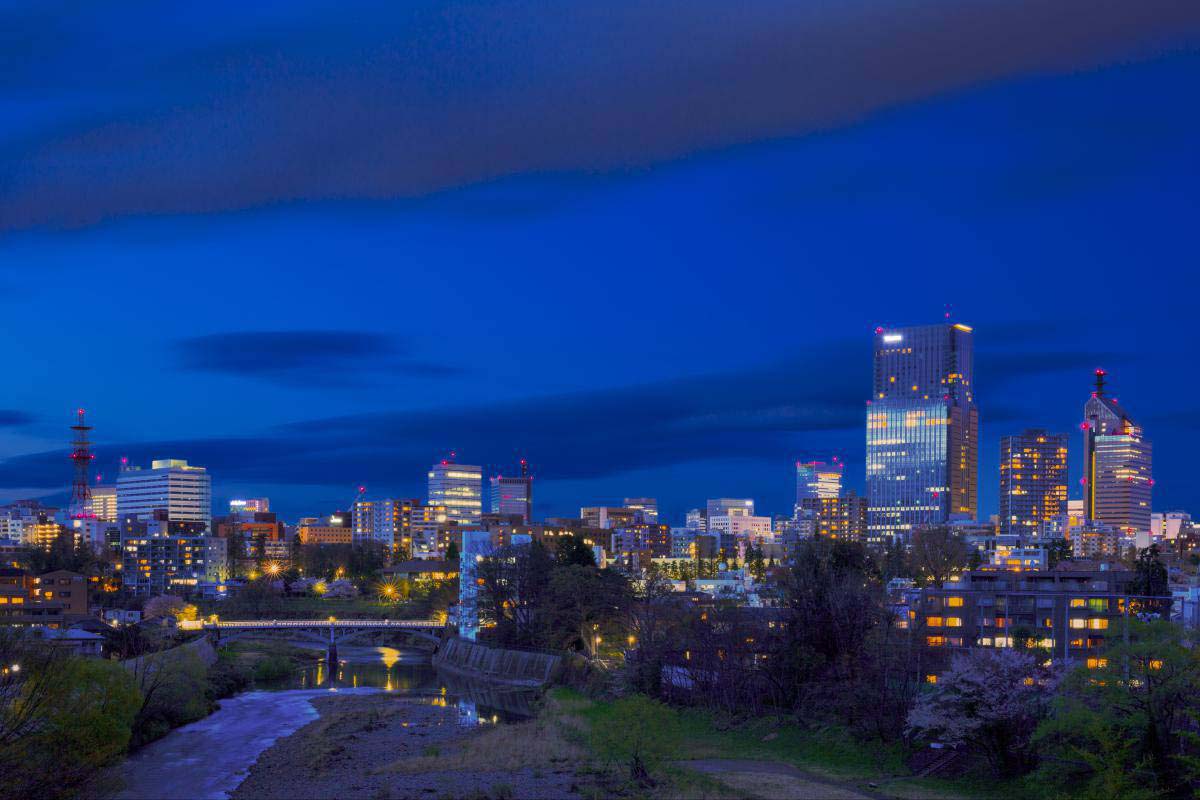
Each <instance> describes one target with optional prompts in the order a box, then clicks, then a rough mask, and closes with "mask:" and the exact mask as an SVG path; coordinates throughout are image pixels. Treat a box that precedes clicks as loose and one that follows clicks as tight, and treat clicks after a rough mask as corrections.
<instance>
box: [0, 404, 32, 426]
mask: <svg viewBox="0 0 1200 800" xmlns="http://www.w3.org/2000/svg"><path fill="white" fill-rule="evenodd" d="M31 422H33V415H32V414H27V413H25V412H24V411H17V410H16V409H12V408H0V428H19V427H21V426H22V425H28V424H30V423H31Z"/></svg>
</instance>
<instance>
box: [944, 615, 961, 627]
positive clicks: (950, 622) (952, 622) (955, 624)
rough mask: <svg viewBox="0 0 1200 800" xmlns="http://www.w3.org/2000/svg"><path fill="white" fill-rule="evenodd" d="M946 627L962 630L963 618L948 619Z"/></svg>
mask: <svg viewBox="0 0 1200 800" xmlns="http://www.w3.org/2000/svg"><path fill="white" fill-rule="evenodd" d="M946 627H947V628H961V627H962V617H946Z"/></svg>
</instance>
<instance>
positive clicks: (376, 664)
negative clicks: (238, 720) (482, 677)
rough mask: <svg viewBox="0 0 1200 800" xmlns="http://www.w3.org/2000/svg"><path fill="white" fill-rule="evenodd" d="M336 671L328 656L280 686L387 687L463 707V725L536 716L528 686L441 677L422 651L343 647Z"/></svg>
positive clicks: (460, 717) (435, 702)
mask: <svg viewBox="0 0 1200 800" xmlns="http://www.w3.org/2000/svg"><path fill="white" fill-rule="evenodd" d="M338 655H339V659H338V664H337V668H336V670H334V669H331V668H330V667H329V664H328V662H327V661H326V660H325V658H324V655H321V656H315V655H314V658H313V661H312V665H311V666H310V667H307V668H305V669H303V670H301V671H300V672H299V673H298V674H297V675H296V676H294V677H293V678H292V679H290V680H288V681H287V682H286V683H284V684H281V685H279V686H277V687H272V688H277V689H326V690H328V691H331V692H336V691H338V690H339V689H342V688H354V689H358V688H368V689H382V690H383V691H385V692H394V693H397V694H404V695H410V696H414V697H418V698H421V699H424V700H426V701H427V702H429V703H430V704H432V705H437V706H443V707H450V706H452V707H454V708H457V709H458V720H459V723H460V724H462V725H467V726H474V725H495V724H498V723H500V722H510V721H513V720H519V719H527V718H529V717H530V716H532V715H533V699H534V695H533V694H532V693H531V692H529V691H528V690H522V689H513V688H511V687H495V686H490V685H486V684H475V683H472V682H470V681H464V680H462V679H454V678H451V677H450V676H447V675H439V674H438V672H437V670H435V669H434V668H433V666H432V664H430V662H429V655H428V654H427V653H425V652H423V651H420V650H403V649H397V648H394V647H344V648H340V649H339V651H338Z"/></svg>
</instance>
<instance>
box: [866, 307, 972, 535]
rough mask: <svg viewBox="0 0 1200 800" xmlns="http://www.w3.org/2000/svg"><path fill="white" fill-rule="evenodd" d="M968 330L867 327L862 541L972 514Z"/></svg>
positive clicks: (942, 326)
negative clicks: (870, 365) (869, 366)
mask: <svg viewBox="0 0 1200 800" xmlns="http://www.w3.org/2000/svg"><path fill="white" fill-rule="evenodd" d="M973 349H974V346H973V343H972V332H971V328H969V327H967V326H966V325H959V324H951V323H944V324H939V325H923V326H919V327H913V328H888V329H885V328H876V329H875V392H874V394H873V396H872V398H871V400H870V401H869V406H868V409H867V505H868V516H867V540H868V542H869V543H871V544H882V543H883V542H885V541H887V540H890V539H894V538H900V539H903V540H907V538H908V536H909V534H910V533H911V532H912V530H913V528H915V527H917V526H918V525H928V524H936V523H941V522H946V521H948V520H949V519H950V518H951V516H967V517H971V518H974V517H975V516H976V515H977V513H978V508H979V500H978V465H979V451H978V442H979V412H978V410H977V409H976V408H975V400H974V397H973V392H974V388H973V386H974V374H973V373H974V365H973V362H974V358H973Z"/></svg>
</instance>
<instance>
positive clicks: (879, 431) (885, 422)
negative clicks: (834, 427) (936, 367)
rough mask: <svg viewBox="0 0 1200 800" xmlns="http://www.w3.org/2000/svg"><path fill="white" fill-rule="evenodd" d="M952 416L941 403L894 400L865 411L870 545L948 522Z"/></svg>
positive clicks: (868, 537)
mask: <svg viewBox="0 0 1200 800" xmlns="http://www.w3.org/2000/svg"><path fill="white" fill-rule="evenodd" d="M948 412H949V409H948V406H947V404H946V403H945V402H943V401H939V400H891V401H888V402H887V403H886V404H884V403H877V404H874V405H872V406H871V408H870V410H869V411H868V412H867V499H868V521H867V542H868V543H870V544H883V543H884V542H886V541H888V540H890V539H892V538H894V537H901V538H907V536H908V534H909V533H911V531H912V529H913V528H914V527H916V526H918V525H923V524H928V523H934V522H943V521H945V520H946V519H948V518H949V512H950V485H949V480H948V466H949V465H948V463H947V460H946V453H947V449H946V442H947V431H948V429H949V422H950V416H949V413H948Z"/></svg>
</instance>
